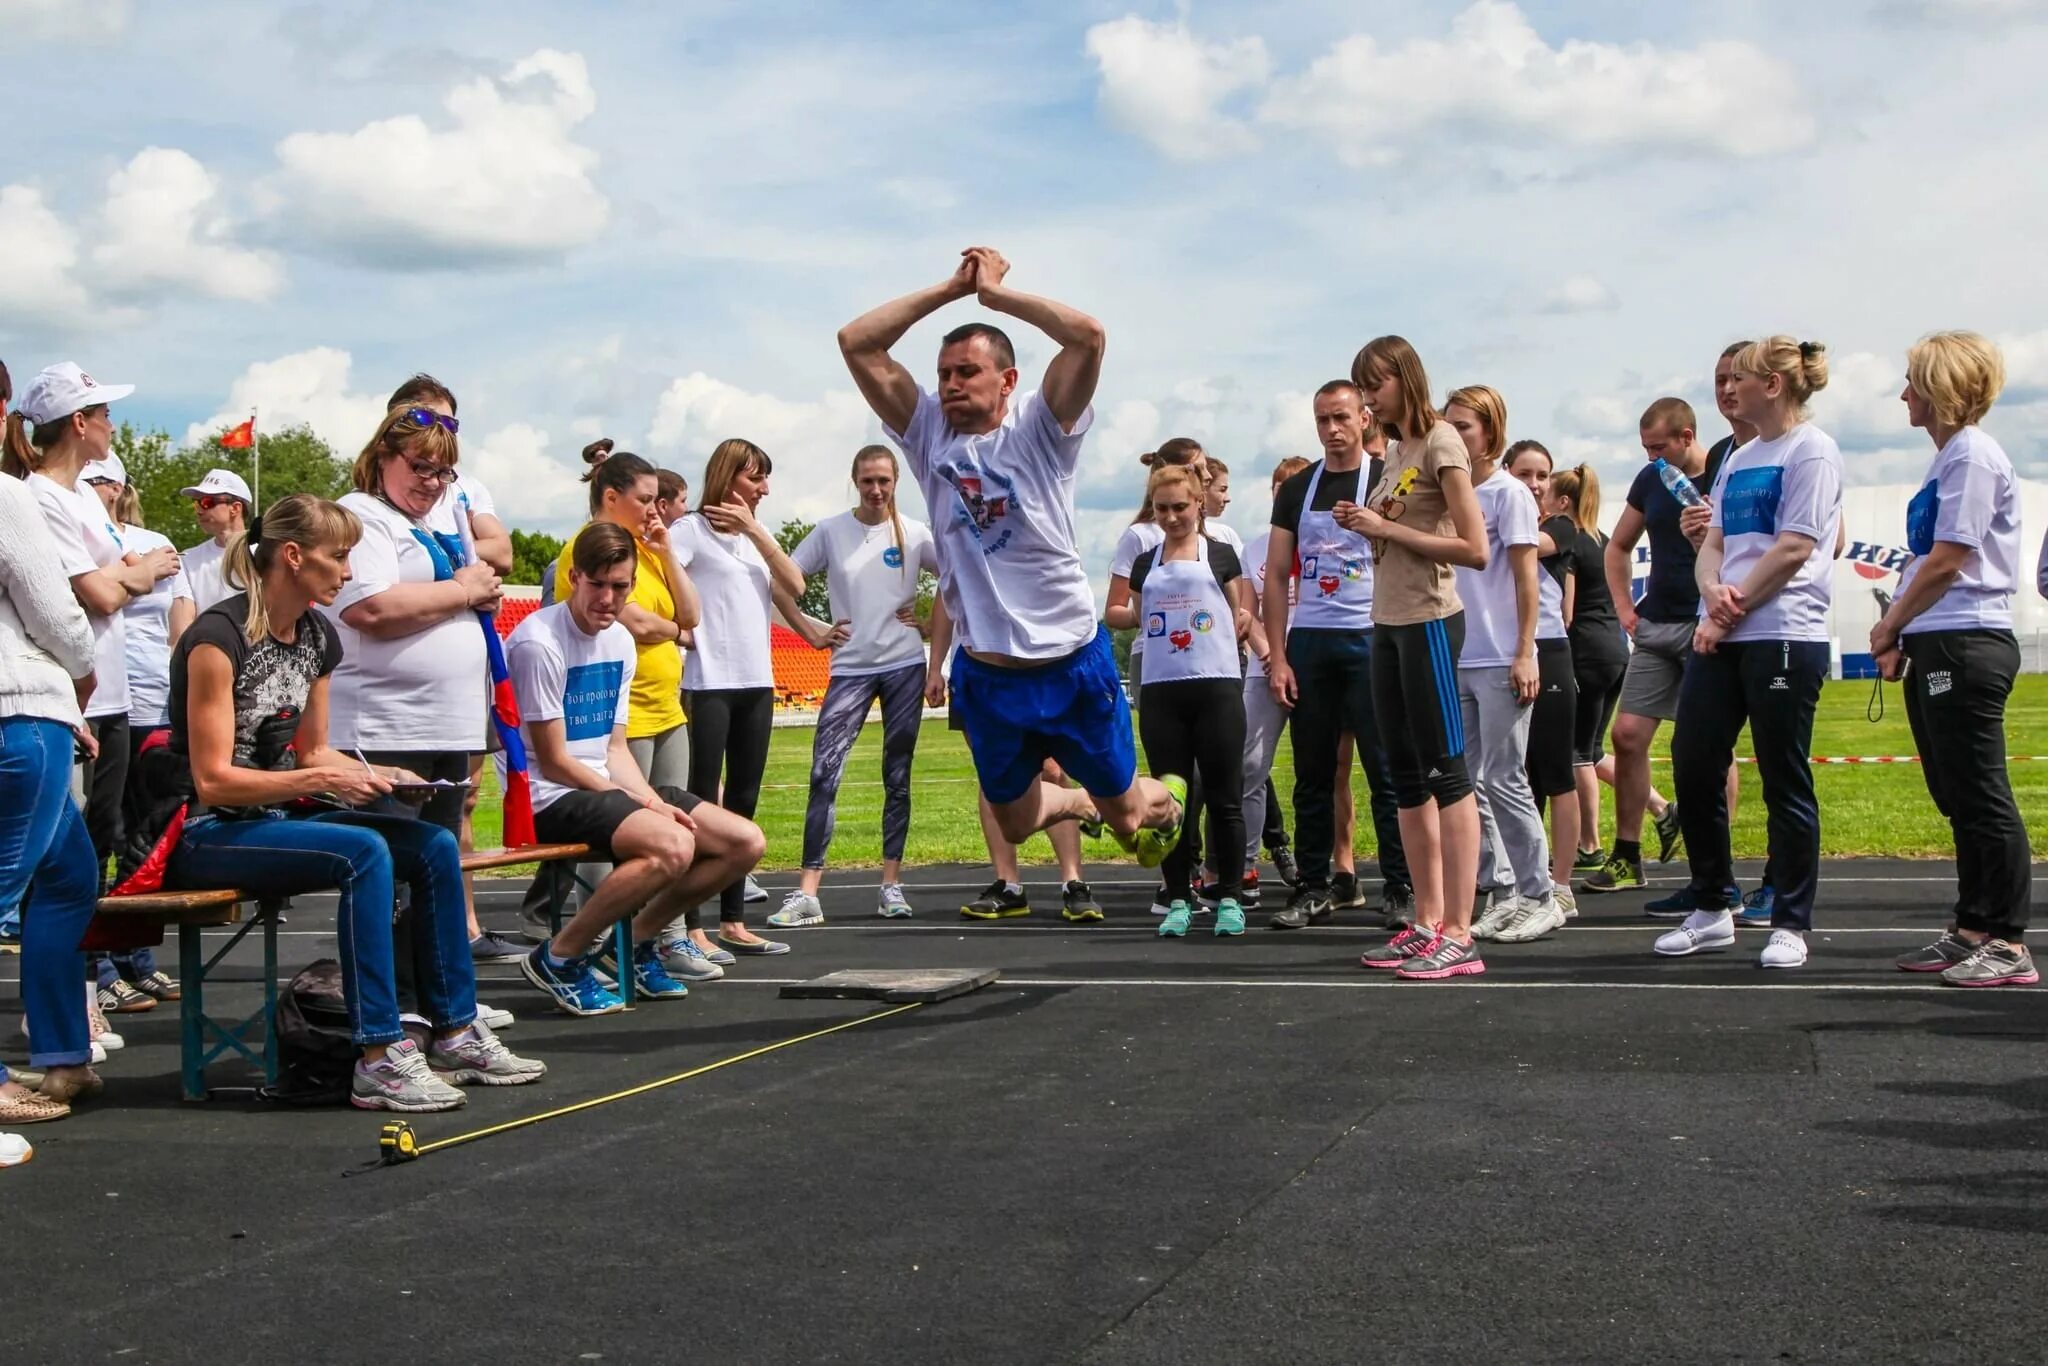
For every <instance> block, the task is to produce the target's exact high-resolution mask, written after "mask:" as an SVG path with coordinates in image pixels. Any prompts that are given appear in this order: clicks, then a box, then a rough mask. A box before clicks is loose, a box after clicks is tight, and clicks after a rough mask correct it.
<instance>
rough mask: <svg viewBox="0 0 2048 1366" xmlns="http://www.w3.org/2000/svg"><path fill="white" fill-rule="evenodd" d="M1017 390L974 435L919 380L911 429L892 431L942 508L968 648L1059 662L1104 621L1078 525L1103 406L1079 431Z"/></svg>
mask: <svg viewBox="0 0 2048 1366" xmlns="http://www.w3.org/2000/svg"><path fill="white" fill-rule="evenodd" d="M1012 397H1013V399H1014V402H1012V403H1011V405H1010V407H1009V410H1008V411H1007V412H1006V413H1005V414H1004V415H1003V421H1002V425H1000V426H999V427H997V428H996V429H995V430H994V431H992V432H982V433H979V434H974V435H970V434H968V433H965V432H956V431H954V430H953V428H952V427H951V426H950V425H948V424H947V422H946V414H945V410H944V409H942V408H941V407H940V406H939V401H938V399H936V398H934V397H933V396H932V395H931V394H929V393H927V392H926V391H925V390H923V389H922V388H920V389H919V390H918V391H917V409H916V411H915V412H914V413H913V414H912V415H911V418H910V425H909V429H908V430H907V431H903V432H890V433H889V439H890V440H892V441H894V442H895V443H896V444H897V445H898V446H899V447H901V448H902V450H903V454H904V457H905V458H906V459H907V460H908V461H909V463H910V472H911V473H912V474H913V475H915V476H916V478H917V482H918V487H919V488H920V489H922V490H923V492H924V501H925V506H926V507H927V508H928V509H930V511H931V516H932V535H933V536H934V538H935V539H936V540H937V542H938V552H939V592H940V594H941V595H942V596H943V597H944V598H945V600H946V611H947V613H948V614H949V615H950V616H951V617H952V618H953V624H954V632H955V634H956V636H957V637H958V639H959V642H960V644H961V646H962V647H963V648H965V649H970V650H979V651H981V652H983V653H985V654H1003V655H1012V656H1014V657H1016V658H1018V659H1038V660H1049V659H1058V658H1060V657H1061V656H1063V655H1070V654H1072V653H1074V651H1076V650H1078V649H1080V648H1081V647H1082V646H1083V645H1086V644H1087V643H1088V642H1089V641H1090V640H1092V639H1094V637H1095V632H1096V628H1097V622H1096V617H1095V593H1094V591H1093V590H1092V589H1091V588H1090V587H1089V586H1088V572H1087V570H1086V569H1084V568H1083V567H1082V564H1081V551H1080V548H1079V542H1078V540H1077V539H1076V537H1075V534H1074V478H1075V470H1076V468H1077V466H1078V465H1079V464H1080V460H1081V440H1082V438H1083V437H1085V436H1086V435H1087V434H1088V428H1089V425H1090V424H1091V423H1092V422H1094V420H1095V410H1094V409H1093V408H1090V409H1089V410H1088V411H1086V412H1084V413H1082V414H1081V419H1080V421H1078V422H1076V423H1075V424H1074V430H1073V431H1071V432H1068V431H1065V430H1063V429H1062V428H1061V426H1060V420H1059V419H1058V418H1057V417H1054V416H1053V413H1052V409H1050V408H1048V407H1047V406H1046V404H1045V401H1044V400H1043V399H1041V398H1040V397H1039V396H1038V394H1037V393H1036V392H1033V393H1028V394H1017V395H1013V396H1012Z"/></svg>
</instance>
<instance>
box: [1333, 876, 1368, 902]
mask: <svg viewBox="0 0 2048 1366" xmlns="http://www.w3.org/2000/svg"><path fill="white" fill-rule="evenodd" d="M1330 908H1331V909H1332V910H1338V911H1357V910H1363V909H1364V908H1365V888H1364V887H1363V886H1361V885H1360V884H1359V881H1358V874H1357V873H1347V872H1343V871H1342V870H1339V871H1337V872H1334V873H1331V874H1330Z"/></svg>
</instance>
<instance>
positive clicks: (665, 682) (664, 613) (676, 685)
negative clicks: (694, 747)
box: [555, 523, 683, 740]
mask: <svg viewBox="0 0 2048 1366" xmlns="http://www.w3.org/2000/svg"><path fill="white" fill-rule="evenodd" d="M586 525H587V523H586ZM582 534H583V533H582V532H581V531H580V530H579V531H578V532H577V533H576V535H577V536H580V535H582ZM633 544H634V545H635V546H636V547H637V548H638V549H639V551H640V555H639V559H638V563H637V567H636V568H635V569H634V571H633V596H632V597H631V598H630V599H628V601H630V602H631V603H632V604H633V605H634V606H635V607H638V608H640V609H642V610H643V611H647V612H652V613H653V614H654V615H655V616H658V617H660V618H661V619H662V620H664V621H668V620H672V619H673V618H674V617H675V614H676V599H675V594H674V592H673V591H672V590H671V589H670V588H669V583H668V561H667V560H666V559H664V558H663V557H662V556H661V555H659V554H658V553H656V552H655V551H654V550H652V549H651V548H649V546H648V544H647V542H645V541H643V540H641V539H640V538H639V537H638V536H635V537H634V538H633ZM575 554H576V537H575V536H571V537H570V538H569V543H568V544H567V545H565V546H563V547H562V558H561V559H559V560H557V561H556V562H555V601H556V602H567V601H568V600H569V592H570V588H569V564H570V561H571V560H573V559H574V558H575ZM638 649H639V655H638V657H637V658H636V659H635V661H634V664H633V692H632V696H631V698H630V699H629V700H628V702H627V705H626V738H627V739H629V740H639V739H643V738H645V737H647V736H650V735H660V734H661V733H662V732H663V731H668V730H674V729H675V728H676V727H677V726H680V725H682V724H683V652H682V649H681V648H680V647H679V646H678V645H677V644H676V643H675V642H674V641H672V640H665V641H662V642H661V643H660V644H658V645H641V646H639V647H638Z"/></svg>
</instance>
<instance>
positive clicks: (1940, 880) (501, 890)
mask: <svg viewBox="0 0 2048 1366" xmlns="http://www.w3.org/2000/svg"><path fill="white" fill-rule="evenodd" d="M1687 881H1688V879H1686V878H1682V877H1669V878H1666V877H1653V878H1649V879H1647V880H1646V882H1645V884H1644V887H1643V889H1642V890H1646V891H1647V890H1653V889H1655V888H1659V887H1683V886H1685V885H1686V882H1687ZM1368 882H1369V883H1370V879H1368ZM1865 882H1869V883H1875V884H1877V885H1879V886H1884V885H1889V884H1892V883H1901V882H1908V883H1929V884H1934V885H1937V886H1943V887H1953V886H1955V885H1956V880H1955V878H1954V877H1853V876H1829V875H1823V876H1822V877H1821V880H1820V885H1821V886H1822V887H1823V888H1826V887H1834V886H1840V885H1846V884H1851V883H1858V884H1860V883H1865ZM761 885H762V886H763V887H766V888H767V890H768V891H769V892H770V893H771V894H772V893H775V892H787V891H793V890H794V889H795V884H794V883H792V884H790V886H788V887H781V886H772V887H771V886H769V885H768V884H767V883H763V884H761ZM1088 885H1089V886H1090V887H1157V886H1158V885H1159V881H1158V879H1156V878H1115V879H1111V878H1091V879H1089V882H1088ZM986 886H988V884H987V883H986V882H906V883H904V884H903V890H904V892H905V893H906V894H908V895H911V896H915V895H916V894H917V893H918V892H958V891H973V892H978V891H980V890H981V889H982V888H984V887H986ZM1024 886H1025V887H1026V888H1031V887H1045V888H1049V889H1051V890H1054V891H1057V890H1058V889H1059V882H1058V881H1057V879H1053V878H1026V879H1025V880H1024ZM1274 887H1275V890H1278V889H1279V879H1277V878H1276V879H1274ZM870 890H872V889H871V888H870V887H869V886H868V884H866V883H854V884H852V885H848V884H845V883H829V882H828V883H826V884H825V887H824V891H825V892H827V893H831V892H863V891H870ZM476 894H477V899H478V900H482V899H483V898H485V897H491V898H493V899H499V900H511V899H513V898H515V897H518V896H524V895H525V891H524V889H523V888H513V887H478V888H477V889H476ZM309 895H313V896H331V895H333V894H332V893H331V892H314V893H310V894H309ZM1588 895H1591V896H1593V897H1595V898H1601V897H1605V896H1616V897H1624V898H1625V897H1626V895H1627V894H1626V893H1614V892H1607V893H1600V892H1594V893H1588ZM754 904H755V905H757V906H758V905H760V904H761V903H760V902H755V903H754Z"/></svg>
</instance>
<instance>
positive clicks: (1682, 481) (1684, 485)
mask: <svg viewBox="0 0 2048 1366" xmlns="http://www.w3.org/2000/svg"><path fill="white" fill-rule="evenodd" d="M1657 477H1658V478H1659V479H1662V480H1663V481H1664V487H1665V488H1667V489H1670V490H1671V496H1672V497H1673V498H1676V499H1677V500H1678V502H1679V505H1680V506H1682V507H1689V508H1696V507H1704V506H1706V502H1707V500H1706V499H1704V498H1702V497H1700V491H1699V490H1698V489H1696V488H1694V487H1693V484H1692V480H1690V479H1688V478H1686V477H1685V471H1684V470H1682V469H1680V468H1678V466H1676V465H1674V464H1672V463H1670V462H1669V461H1667V460H1659V461H1658V462H1657Z"/></svg>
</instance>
